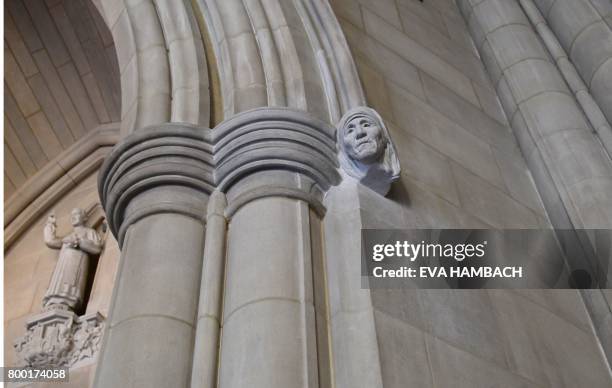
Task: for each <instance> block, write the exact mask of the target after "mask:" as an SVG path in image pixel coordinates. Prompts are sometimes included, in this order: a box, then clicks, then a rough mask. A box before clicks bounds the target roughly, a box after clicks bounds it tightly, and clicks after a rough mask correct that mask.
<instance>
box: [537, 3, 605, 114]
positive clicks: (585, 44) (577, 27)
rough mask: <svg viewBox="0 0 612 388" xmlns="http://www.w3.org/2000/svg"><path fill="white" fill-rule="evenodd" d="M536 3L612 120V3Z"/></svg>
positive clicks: (596, 99) (603, 109)
mask: <svg viewBox="0 0 612 388" xmlns="http://www.w3.org/2000/svg"><path fill="white" fill-rule="evenodd" d="M535 4H536V5H537V7H538V8H539V10H540V12H541V13H542V15H543V16H544V18H545V19H546V21H547V22H548V25H549V26H550V28H551V29H552V31H553V32H554V33H555V35H556V37H557V38H558V39H559V42H560V43H561V45H562V46H563V48H564V49H565V51H566V52H567V53H568V55H569V58H570V59H571V61H572V63H573V64H574V65H576V68H577V69H578V73H580V76H581V77H582V79H583V80H584V82H585V83H586V84H587V87H588V88H589V90H590V91H591V93H592V94H593V97H594V98H595V101H597V103H598V104H599V106H600V107H601V109H602V111H603V112H604V114H605V116H606V118H607V119H608V122H612V20H610V18H611V17H612V4H610V1H590V0H556V1H548V0H535ZM605 17H608V20H606V19H605Z"/></svg>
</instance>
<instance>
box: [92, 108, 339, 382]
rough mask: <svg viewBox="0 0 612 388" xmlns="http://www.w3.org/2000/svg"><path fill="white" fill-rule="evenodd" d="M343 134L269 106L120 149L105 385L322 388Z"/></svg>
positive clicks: (115, 159) (112, 185)
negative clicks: (323, 263)
mask: <svg viewBox="0 0 612 388" xmlns="http://www.w3.org/2000/svg"><path fill="white" fill-rule="evenodd" d="M334 136H335V129H334V128H333V127H331V126H329V125H328V124H325V123H323V122H321V121H319V120H317V119H314V118H313V117H311V116H310V115H308V114H306V113H304V112H297V111H293V110H290V109H281V108H278V109H276V108H274V109H273V108H263V109H256V110H253V111H249V112H245V113H243V114H240V115H237V116H235V117H233V118H231V119H229V120H227V121H226V122H224V123H222V124H221V125H219V126H218V127H216V128H215V129H213V130H205V129H198V128H194V127H189V126H185V125H177V124H166V125H161V126H155V127H150V128H145V129H143V130H141V131H139V132H137V133H135V134H132V135H131V136H129V137H127V138H126V139H124V140H123V141H122V142H121V143H120V144H119V145H118V146H117V147H116V148H115V149H114V150H113V152H112V153H111V155H110V156H109V157H108V159H107V160H106V162H105V164H104V166H103V167H102V171H101V174H100V180H99V189H100V196H101V198H102V202H103V204H104V207H105V210H106V213H107V215H108V219H109V223H110V228H111V230H112V231H113V233H114V234H115V236H116V237H117V240H118V241H119V244H120V246H121V248H122V258H121V263H120V267H119V270H118V275H117V279H116V285H115V290H114V295H113V301H112V305H111V309H110V311H111V312H110V318H109V325H108V330H107V333H106V337H105V341H104V347H103V351H102V353H101V357H100V361H99V366H98V371H97V374H96V382H95V384H96V386H97V387H117V386H147V387H168V386H173V387H186V386H188V385H189V384H190V381H191V385H192V386H194V387H197V386H210V384H212V382H214V381H217V380H218V382H219V386H221V387H243V386H261V387H264V386H265V387H306V386H308V387H314V386H318V384H319V371H318V363H319V361H318V360H319V353H321V352H326V351H327V349H318V348H317V333H316V330H317V324H316V322H317V312H316V309H317V307H316V306H315V297H316V296H315V291H314V288H315V287H314V286H313V284H314V282H315V281H316V276H315V275H314V274H313V260H319V261H320V260H322V242H321V230H320V219H321V217H322V216H323V214H324V212H325V210H324V208H323V206H322V204H321V199H322V196H323V194H324V192H325V191H326V190H327V189H328V188H329V187H330V186H331V185H334V184H337V183H338V180H339V174H338V172H337V167H338V164H337V157H336V146H335V138H334ZM214 190H216V191H215V192H214V195H213V197H212V198H211V200H212V202H211V204H210V205H211V206H209V210H210V212H211V214H209V215H208V216H207V214H206V206H207V201H208V198H209V195H210V194H211V193H212V192H213V191H214ZM225 196H227V207H226V208H225ZM206 218H208V221H209V222H210V223H211V224H210V226H209V227H210V230H209V231H207V232H206V236H207V238H209V239H211V241H207V244H206V245H207V248H206V249H204V245H205V244H204V243H205V241H204V238H205V219H206ZM226 223H227V236H226V233H225V224H226ZM219 239H221V241H222V242H220V241H219ZM224 244H225V247H224V246H223V245H224ZM225 249H226V250H227V256H226V258H225V262H223V252H224V250H225ZM203 258H204V260H206V262H205V263H204V264H203ZM314 266H315V267H316V266H317V265H316V264H315V265H314ZM202 268H204V272H203V271H202ZM224 273H225V275H224ZM211 276H212V277H214V278H212V277H211ZM219 277H222V278H219ZM201 279H204V281H205V282H206V283H202V284H201V283H200V280H201ZM198 295H201V296H200V298H201V299H200V306H199V310H200V312H199V314H198V313H197V312H198V311H197V310H198ZM321 305H322V306H324V305H325V304H324V303H321ZM321 308H323V309H324V307H321ZM198 316H199V319H198V318H197V317H198ZM319 316H320V317H323V319H325V311H324V310H322V311H319ZM321 326H325V325H321ZM194 333H197V334H194ZM219 336H220V338H219ZM215 337H217V338H215ZM194 344H195V346H197V348H196V349H194ZM218 344H219V345H218ZM218 346H220V350H219V358H218V359H216V356H217V354H216V349H217V347H218ZM192 359H193V368H192ZM217 365H218V370H219V374H218V376H216V370H217Z"/></svg>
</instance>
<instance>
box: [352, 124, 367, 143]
mask: <svg viewBox="0 0 612 388" xmlns="http://www.w3.org/2000/svg"><path fill="white" fill-rule="evenodd" d="M365 135H366V133H365V131H364V130H363V127H362V126H361V125H357V126H356V127H355V138H356V139H357V140H359V139H361V138H363V137H365Z"/></svg>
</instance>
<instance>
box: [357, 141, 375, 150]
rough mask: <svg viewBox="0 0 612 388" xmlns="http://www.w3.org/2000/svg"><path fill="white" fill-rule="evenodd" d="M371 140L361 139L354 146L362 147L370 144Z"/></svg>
mask: <svg viewBox="0 0 612 388" xmlns="http://www.w3.org/2000/svg"><path fill="white" fill-rule="evenodd" d="M371 143H372V141H371V140H366V141H362V142H359V143H357V145H356V146H355V147H356V148H363V147H364V146H366V145H368V144H371Z"/></svg>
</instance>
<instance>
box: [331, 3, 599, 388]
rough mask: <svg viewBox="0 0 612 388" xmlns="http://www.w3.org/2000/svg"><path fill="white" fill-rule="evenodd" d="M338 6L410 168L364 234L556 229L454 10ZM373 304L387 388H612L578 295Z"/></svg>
mask: <svg viewBox="0 0 612 388" xmlns="http://www.w3.org/2000/svg"><path fill="white" fill-rule="evenodd" d="M331 3H332V6H333V8H334V11H335V12H336V14H337V16H338V18H339V19H340V23H341V25H342V28H343V30H344V33H345V35H346V37H347V40H348V43H349V46H350V47H351V50H352V52H353V54H354V56H355V59H356V62H357V66H358V71H359V74H360V78H361V81H362V83H363V86H364V89H365V92H366V95H367V99H368V104H369V105H371V106H373V107H375V108H376V109H377V110H378V112H380V113H381V114H382V116H383V118H384V119H385V120H386V122H387V123H388V125H389V129H390V131H391V132H392V136H393V139H394V141H395V142H396V146H397V149H398V153H399V157H400V160H401V163H402V178H401V181H400V182H399V184H396V186H395V187H394V188H393V189H392V193H391V195H390V197H391V201H383V200H381V199H380V198H378V197H376V196H370V195H368V194H367V193H366V194H362V216H363V220H362V221H363V223H364V226H365V227H372V228H375V227H441V228H442V227H457V228H466V227H471V228H547V227H550V223H549V221H548V218H547V216H546V212H545V210H544V209H543V206H542V204H541V200H540V198H539V195H538V193H537V191H536V188H535V186H534V183H533V179H532V177H531V174H530V173H529V171H528V169H527V167H526V164H525V161H524V158H523V156H522V154H521V152H520V150H519V149H518V146H517V142H516V140H515V138H514V136H513V134H512V131H511V130H510V128H509V125H508V122H507V120H506V117H505V115H504V113H503V111H502V110H501V108H500V104H499V101H498V98H497V95H496V92H495V91H494V89H493V87H492V85H491V83H490V81H489V78H488V76H487V74H486V72H485V71H484V67H483V64H482V63H481V61H480V59H479V57H478V54H477V53H476V51H475V49H474V46H473V44H472V41H471V38H470V35H469V32H468V29H467V27H466V25H465V23H464V21H463V19H462V17H461V14H460V13H459V10H458V8H457V7H456V6H455V4H454V3H453V1H452V0H429V1H424V2H420V1H417V0H378V1H361V0H333V1H331ZM368 208H372V209H376V211H371V210H368ZM372 299H373V304H374V309H375V320H376V326H377V336H378V345H379V349H380V359H381V360H380V361H381V365H382V375H383V383H384V386H385V387H405V386H412V385H414V386H419V387H432V386H441V387H447V386H448V387H450V386H488V385H490V384H491V382H493V381H495V382H496V383H495V384H496V385H498V386H529V387H531V386H551V387H562V386H567V387H570V386H594V387H606V386H609V385H610V375H609V370H608V367H607V365H606V362H605V360H604V358H603V356H602V354H601V351H600V349H599V347H598V342H597V339H596V338H595V337H594V335H593V334H592V329H591V323H590V320H589V317H588V314H587V312H586V310H585V306H584V304H583V302H582V299H581V297H580V295H579V294H578V293H577V292H574V291H441V290H431V291H413V290H378V291H373V292H372Z"/></svg>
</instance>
